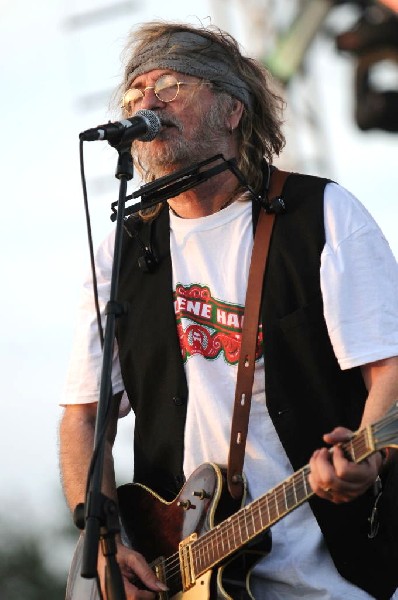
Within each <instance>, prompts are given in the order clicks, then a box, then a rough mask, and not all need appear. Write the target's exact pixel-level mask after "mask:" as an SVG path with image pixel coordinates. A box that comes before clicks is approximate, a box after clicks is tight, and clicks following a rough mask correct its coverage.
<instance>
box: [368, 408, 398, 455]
mask: <svg viewBox="0 0 398 600" xmlns="http://www.w3.org/2000/svg"><path fill="white" fill-rule="evenodd" d="M371 429H372V433H373V441H374V445H375V450H381V449H382V448H398V402H396V403H395V404H393V405H392V407H391V408H390V409H389V411H388V412H387V413H386V414H385V416H384V417H382V418H381V419H380V420H379V421H377V422H376V423H374V424H373V425H372V426H371Z"/></svg>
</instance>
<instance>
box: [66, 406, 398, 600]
mask: <svg viewBox="0 0 398 600" xmlns="http://www.w3.org/2000/svg"><path fill="white" fill-rule="evenodd" d="M387 447H395V448H398V403H397V404H395V405H393V406H392V408H391V409H390V410H389V411H388V413H387V414H386V415H385V417H383V418H382V419H380V421H378V422H377V423H375V424H373V425H370V426H368V427H365V428H364V429H362V430H360V431H358V432H356V433H354V434H353V436H352V438H351V439H350V440H349V441H348V442H345V443H343V444H342V448H343V450H344V452H345V454H346V455H347V456H348V457H349V458H350V459H351V460H352V461H353V462H355V463H360V462H361V461H363V460H364V459H366V458H367V457H368V456H370V455H371V454H373V453H374V452H376V451H378V450H381V449H383V448H387ZM309 472H310V470H309V465H305V466H304V467H302V468H301V469H300V470H299V471H297V472H295V473H294V474H293V475H291V476H290V477H289V478H287V479H286V480H285V481H283V482H282V483H280V484H279V485H277V486H276V487H275V488H273V489H271V490H270V491H269V492H267V493H266V494H265V495H263V496H261V497H260V498H257V499H256V500H254V501H253V502H251V503H250V504H248V505H247V506H242V504H243V503H244V499H243V500H242V503H239V505H238V503H237V502H235V501H234V500H232V498H231V497H230V495H229V494H228V491H227V490H226V486H225V485H224V484H225V473H224V470H223V469H222V468H220V467H219V466H217V465H214V464H211V463H205V464H203V465H201V466H200V467H199V468H198V469H196V471H194V473H193V474H192V475H191V477H190V478H189V479H188V480H187V482H186V483H185V485H184V486H183V488H182V489H181V492H180V493H179V495H178V496H177V498H175V500H173V501H172V502H166V501H165V500H163V499H162V498H161V497H160V496H158V495H157V494H155V493H154V492H152V491H151V490H150V489H149V488H146V487H145V486H143V485H140V484H126V485H123V486H121V487H120V488H119V489H118V496H119V509H120V516H121V521H122V528H123V530H124V533H125V534H126V535H127V538H128V540H129V544H130V545H131V547H134V549H135V550H137V551H138V552H140V553H141V554H143V555H144V556H145V558H146V559H147V561H148V562H149V563H150V564H151V566H152V568H153V569H154V571H155V572H156V574H157V576H158V578H159V579H160V580H161V581H163V582H164V583H165V584H166V585H167V587H168V589H169V591H168V592H161V593H159V594H158V598H159V600H212V599H214V598H224V599H237V598H239V599H249V598H253V596H252V594H251V592H250V574H251V571H252V569H253V567H254V565H255V563H256V562H257V561H258V560H259V559H260V558H261V557H264V556H265V555H266V554H267V553H268V551H269V550H270V538H269V535H268V530H269V529H270V527H271V526H272V525H274V524H275V523H277V522H278V521H279V520H281V519H282V518H283V517H285V516H286V515H288V514H289V513H290V512H292V511H293V510H294V509H295V508H297V507H298V506H300V505H301V504H303V503H304V502H306V501H307V500H308V499H309V498H311V496H312V495H313V491H312V490H311V487H310V485H309V483H308V475H309ZM224 490H226V491H224ZM236 511H237V512H236ZM80 546H81V544H80ZM81 550H82V549H81V547H80V548H79V547H78V549H77V550H76V552H75V556H74V559H73V562H72V566H71V569H70V573H69V578H68V587H67V595H66V600H99V596H98V594H97V591H96V584H95V582H92V580H83V579H82V578H81V577H80V575H79V573H80V571H79V566H80V561H81ZM134 583H135V582H134ZM138 585H139V584H138ZM139 587H140V586H139Z"/></svg>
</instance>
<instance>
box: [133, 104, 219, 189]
mask: <svg viewBox="0 0 398 600" xmlns="http://www.w3.org/2000/svg"><path fill="white" fill-rule="evenodd" d="M221 100H222V99H221V98H220V101H219V102H216V103H215V104H214V105H213V106H212V107H211V109H210V111H209V112H208V113H206V114H202V115H201V118H200V119H199V122H198V124H197V127H196V129H195V130H194V131H193V132H192V133H191V139H186V138H185V137H184V128H183V126H182V124H181V123H179V122H176V121H175V120H172V119H170V118H168V117H167V116H165V117H163V119H164V121H165V122H166V123H169V124H173V125H175V126H176V127H177V129H178V133H179V135H178V136H174V137H173V139H172V140H165V141H164V142H163V143H162V144H161V145H159V146H156V145H155V146H154V145H152V144H151V142H138V141H137V142H134V144H133V154H134V157H135V159H136V161H137V162H138V164H139V165H140V168H141V169H142V170H143V174H144V175H145V180H146V181H151V180H153V179H157V178H158V177H162V176H164V175H167V174H168V173H171V172H173V171H175V170H176V169H182V168H184V167H187V166H190V165H192V164H193V163H196V162H200V161H202V160H205V159H207V158H210V157H211V156H214V155H215V154H224V156H225V158H230V157H229V156H226V154H227V153H228V147H229V140H228V137H227V136H228V133H227V132H226V127H225V114H226V112H227V110H228V106H229V103H226V102H225V101H223V102H222V101H221ZM161 135H162V133H160V136H161Z"/></svg>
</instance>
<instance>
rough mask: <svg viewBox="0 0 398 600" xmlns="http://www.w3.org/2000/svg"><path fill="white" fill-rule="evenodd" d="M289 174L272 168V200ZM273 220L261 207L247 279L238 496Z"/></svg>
mask: <svg viewBox="0 0 398 600" xmlns="http://www.w3.org/2000/svg"><path fill="white" fill-rule="evenodd" d="M289 175H290V173H288V172H286V171H280V170H279V169H275V170H274V171H273V173H272V175H271V182H270V188H269V193H268V198H269V201H270V202H272V200H273V199H274V198H276V197H278V196H281V194H282V190H283V186H284V184H285V181H286V179H287V178H288V176H289ZM274 221H275V214H268V213H266V212H265V210H263V209H261V210H260V214H259V218H258V223H257V227H256V232H255V236H254V244H253V251H252V257H251V263H250V270H249V279H248V283H247V291H246V301H245V312H244V319H243V328H242V343H241V350H240V356H239V363H238V375H237V380H236V389H235V404H234V412H233V417H232V427H231V441H230V447H229V456H228V468H227V483H228V489H229V493H230V494H231V496H232V497H233V498H235V499H237V500H238V499H240V498H241V497H242V496H243V492H244V483H243V463H244V459H245V447H246V438H247V430H248V425H249V415H250V405H251V397H252V389H253V380H254V367H255V360H256V348H257V337H258V326H259V320H260V305H261V296H262V289H263V281H264V274H265V268H266V264H267V257H268V249H269V245H270V241H271V234H272V228H273V225H274Z"/></svg>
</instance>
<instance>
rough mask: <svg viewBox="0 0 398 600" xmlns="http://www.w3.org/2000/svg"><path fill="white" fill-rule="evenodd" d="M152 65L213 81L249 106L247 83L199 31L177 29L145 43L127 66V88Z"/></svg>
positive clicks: (250, 104) (153, 67) (249, 97)
mask: <svg viewBox="0 0 398 600" xmlns="http://www.w3.org/2000/svg"><path fill="white" fill-rule="evenodd" d="M154 69H171V70H173V71H177V72H179V73H184V74H185V75H192V76H194V77H199V78H201V79H207V80H208V81H211V82H213V83H216V84H217V85H218V86H220V88H222V89H223V90H224V91H225V92H227V93H228V94H230V95H231V96H233V97H234V98H237V99H238V100H240V101H241V102H243V104H244V105H245V106H246V108H249V109H250V108H251V106H252V101H251V95H250V89H249V86H248V85H247V84H246V82H245V81H243V80H242V79H241V78H240V77H239V76H238V75H237V74H236V73H234V71H233V70H232V64H228V62H227V58H226V56H225V51H223V49H222V48H221V46H220V47H219V49H218V48H217V44H216V43H215V42H212V41H211V40H209V39H208V38H205V37H203V36H201V35H200V34H197V33H193V32H190V31H177V32H175V33H171V34H167V35H164V36H162V37H160V38H159V39H157V40H154V41H153V42H150V43H148V44H147V46H146V47H144V49H143V50H141V51H140V52H139V53H138V54H136V55H134V56H133V57H132V58H131V60H130V62H129V64H128V65H127V69H126V77H125V85H126V88H127V87H128V86H129V85H130V84H131V82H132V81H133V80H134V79H135V78H136V77H138V75H142V74H143V73H147V72H148V71H153V70H154Z"/></svg>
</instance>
